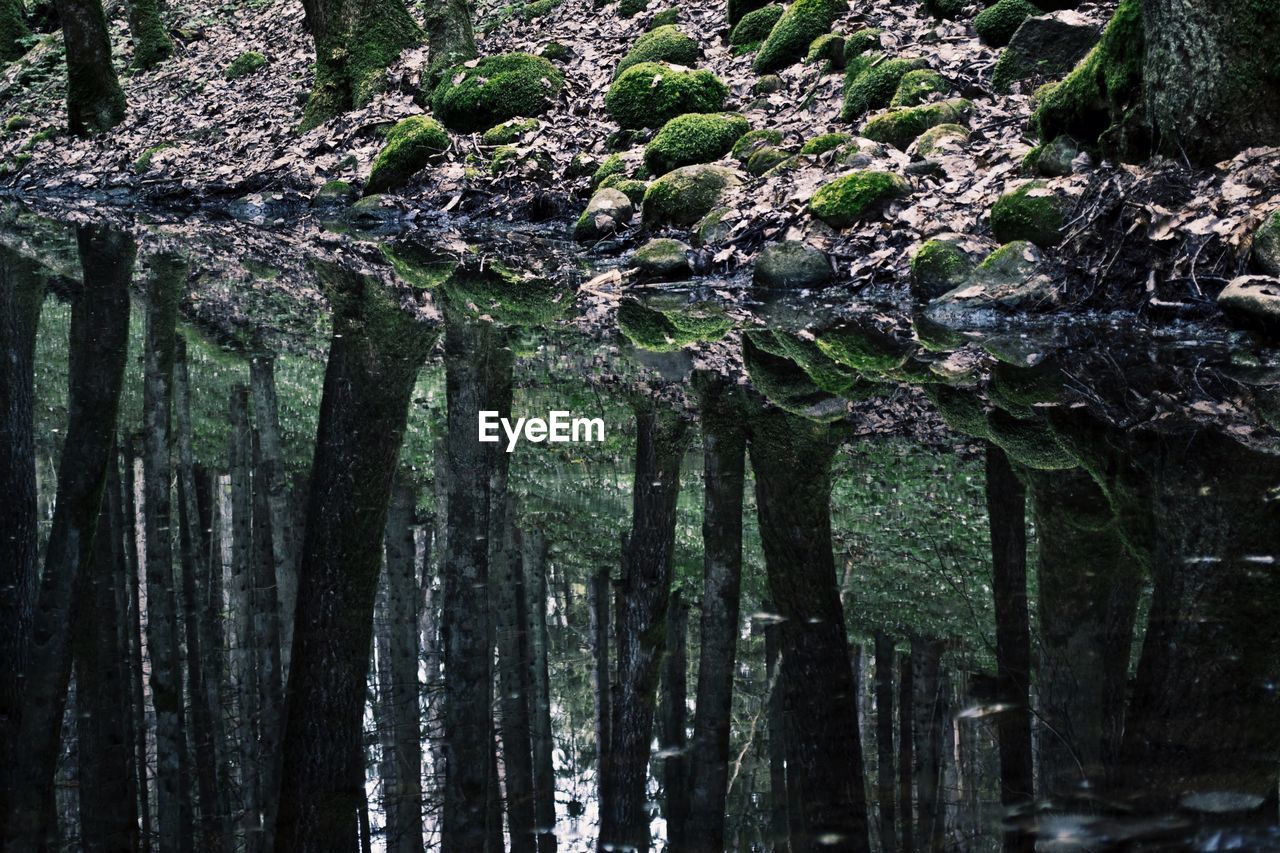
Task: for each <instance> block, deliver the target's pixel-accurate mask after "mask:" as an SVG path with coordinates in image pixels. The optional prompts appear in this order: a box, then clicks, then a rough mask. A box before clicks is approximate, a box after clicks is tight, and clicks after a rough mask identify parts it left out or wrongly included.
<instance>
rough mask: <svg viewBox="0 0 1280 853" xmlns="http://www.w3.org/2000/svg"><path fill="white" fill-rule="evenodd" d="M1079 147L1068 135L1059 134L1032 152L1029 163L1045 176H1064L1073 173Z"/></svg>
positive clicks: (1078, 154)
mask: <svg viewBox="0 0 1280 853" xmlns="http://www.w3.org/2000/svg"><path fill="white" fill-rule="evenodd" d="M1079 156H1080V147H1079V146H1078V145H1076V143H1075V140H1074V139H1072V138H1071V137H1070V136H1059V137H1057V138H1056V139H1054V140H1053V141H1052V142H1049V143H1047V144H1045V145H1043V146H1041V147H1040V148H1038V149H1036V151H1034V152H1033V156H1031V158H1030V162H1029V164H1028V165H1030V166H1031V167H1032V168H1033V169H1035V170H1036V172H1038V173H1040V174H1041V175H1044V176H1045V177H1046V178H1065V177H1067V176H1068V175H1072V174H1074V173H1075V170H1076V166H1075V161H1076V158H1077V157H1079Z"/></svg>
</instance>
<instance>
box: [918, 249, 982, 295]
mask: <svg viewBox="0 0 1280 853" xmlns="http://www.w3.org/2000/svg"><path fill="white" fill-rule="evenodd" d="M960 239H961V238H957V237H953V238H950V239H948V238H945V237H942V238H937V239H933V240H930V241H928V242H927V243H925V244H924V245H923V246H921V247H920V249H919V251H917V252H916V253H915V255H913V256H912V258H911V293H912V295H913V296H915V297H916V299H917V300H919V301H920V302H928V301H929V300H930V299H936V298H937V297H939V296H941V295H942V294H944V293H947V292H948V291H951V290H954V289H955V288H957V287H959V286H960V285H961V284H963V283H964V282H965V281H966V280H967V279H968V278H969V276H970V274H972V272H973V265H974V262H973V260H972V259H971V258H970V257H969V255H968V254H967V253H966V252H965V251H964V250H963V249H962V248H961V247H960V245H959V242H960Z"/></svg>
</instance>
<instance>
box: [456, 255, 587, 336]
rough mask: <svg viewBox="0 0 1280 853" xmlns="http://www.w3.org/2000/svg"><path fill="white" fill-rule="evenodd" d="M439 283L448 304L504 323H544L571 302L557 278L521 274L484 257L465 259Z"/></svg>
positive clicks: (552, 321)
mask: <svg viewBox="0 0 1280 853" xmlns="http://www.w3.org/2000/svg"><path fill="white" fill-rule="evenodd" d="M442 286H443V288H444V291H445V294H446V295H447V297H448V298H449V301H450V303H451V304H452V305H455V306H458V307H460V308H462V309H463V310H465V311H467V312H468V313H471V314H473V315H475V316H477V317H488V318H490V319H491V320H493V321H494V322H496V323H501V324H503V325H508V326H534V327H536V326H546V325H549V324H551V323H554V322H555V321H556V320H558V319H560V318H561V317H563V316H564V314H565V312H566V311H567V310H568V309H569V308H570V307H571V306H572V305H573V291H572V290H571V289H570V288H569V287H567V286H565V284H563V283H562V282H561V281H560V280H557V279H553V278H542V277H539V276H530V275H521V274H520V273H518V272H516V271H514V270H512V269H511V268H510V267H508V266H507V265H506V264H504V263H503V262H502V261H499V260H493V259H491V258H487V257H486V258H484V259H483V260H480V259H478V258H468V259H466V262H465V263H463V264H462V265H460V266H459V267H458V268H457V269H456V270H455V271H454V272H453V274H452V275H451V276H449V278H448V279H446V280H445V282H444V284H443V285H442Z"/></svg>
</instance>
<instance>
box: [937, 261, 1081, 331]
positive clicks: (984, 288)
mask: <svg viewBox="0 0 1280 853" xmlns="http://www.w3.org/2000/svg"><path fill="white" fill-rule="evenodd" d="M1061 303H1062V294H1061V292H1060V291H1059V287H1058V282H1057V279H1056V277H1055V276H1054V275H1053V274H1052V271H1051V270H1048V269H1046V268H1045V265H1044V257H1043V255H1042V254H1041V253H1040V250H1039V249H1037V248H1036V246H1035V244H1034V243H1031V242H1029V241H1025V240H1020V241H1018V242H1015V243H1010V244H1008V245H1007V246H1001V247H1000V248H999V249H997V250H996V251H994V252H992V253H991V254H990V255H989V256H987V258H986V260H984V261H983V262H982V263H981V264H979V265H978V267H977V269H975V270H974V271H973V275H972V276H970V278H969V280H968V281H966V282H965V283H964V284H963V285H961V286H960V287H958V288H956V289H955V290H952V291H950V292H948V293H945V294H943V295H942V296H940V297H939V298H937V299H935V300H934V301H932V302H931V303H930V304H929V309H928V312H929V314H930V316H931V318H932V319H934V320H937V321H939V322H942V323H944V324H948V325H957V324H958V326H959V327H963V326H964V325H965V324H966V323H968V322H969V319H970V318H971V317H972V316H973V314H974V312H975V311H977V312H989V311H991V310H1002V311H1015V312H1020V313H1036V312H1044V311H1052V310H1055V309H1056V308H1058V307H1059V306H1060V305H1061Z"/></svg>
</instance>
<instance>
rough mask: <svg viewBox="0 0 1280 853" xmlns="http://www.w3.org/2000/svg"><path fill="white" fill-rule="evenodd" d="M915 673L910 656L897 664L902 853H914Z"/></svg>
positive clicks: (899, 806) (900, 658) (902, 658)
mask: <svg viewBox="0 0 1280 853" xmlns="http://www.w3.org/2000/svg"><path fill="white" fill-rule="evenodd" d="M914 719H915V672H914V668H913V666H912V660H911V655H910V654H904V655H900V656H899V664H898V814H899V815H901V818H900V821H901V822H900V824H899V837H900V838H901V839H902V853H913V851H914V850H915V849H916V821H915V767H916V758H915V748H914V742H915V735H914V726H913V721H914Z"/></svg>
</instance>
